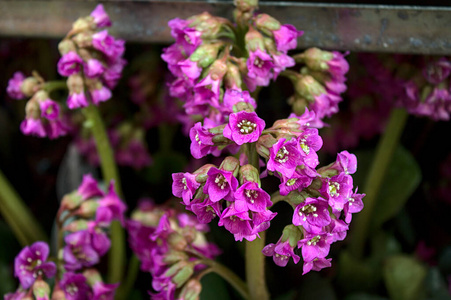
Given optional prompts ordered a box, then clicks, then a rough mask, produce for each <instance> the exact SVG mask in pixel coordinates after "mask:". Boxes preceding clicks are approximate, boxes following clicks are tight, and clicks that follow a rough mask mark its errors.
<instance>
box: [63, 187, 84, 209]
mask: <svg viewBox="0 0 451 300" xmlns="http://www.w3.org/2000/svg"><path fill="white" fill-rule="evenodd" d="M82 202H83V198H82V196H81V195H80V194H78V193H77V192H76V191H75V192H72V193H70V194H67V195H64V197H63V200H61V208H62V209H63V210H72V209H75V208H77V207H79V206H80V204H81V203H82Z"/></svg>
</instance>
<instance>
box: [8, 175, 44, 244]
mask: <svg viewBox="0 0 451 300" xmlns="http://www.w3.org/2000/svg"><path fill="white" fill-rule="evenodd" d="M0 212H1V213H2V215H3V216H4V218H5V220H6V222H7V223H8V224H9V226H11V228H12V229H13V232H14V234H15V235H16V237H17V238H18V240H19V242H20V243H21V244H22V246H26V245H29V244H31V243H33V242H35V241H48V238H47V236H46V234H45V232H44V230H43V229H42V227H41V226H40V224H39V223H38V221H37V220H36V219H35V217H34V216H33V214H32V213H31V212H30V210H29V209H28V207H27V206H26V205H25V203H24V202H23V201H22V199H20V197H19V195H18V194H17V192H16V191H15V190H14V188H13V187H12V186H11V184H10V183H9V181H8V180H7V179H6V177H5V175H4V174H3V173H2V172H1V171H0Z"/></svg>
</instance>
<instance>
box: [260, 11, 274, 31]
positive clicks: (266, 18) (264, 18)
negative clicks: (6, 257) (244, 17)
mask: <svg viewBox="0 0 451 300" xmlns="http://www.w3.org/2000/svg"><path fill="white" fill-rule="evenodd" d="M255 25H256V26H257V28H258V29H266V30H270V31H274V30H279V29H280V22H279V21H277V20H276V19H274V18H273V17H271V16H270V15H267V14H258V15H257V17H256V18H255Z"/></svg>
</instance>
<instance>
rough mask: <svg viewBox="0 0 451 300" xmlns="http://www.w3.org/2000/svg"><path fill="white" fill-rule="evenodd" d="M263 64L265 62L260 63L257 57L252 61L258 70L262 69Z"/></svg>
mask: <svg viewBox="0 0 451 300" xmlns="http://www.w3.org/2000/svg"><path fill="white" fill-rule="evenodd" d="M264 63H265V62H264V61H262V60H261V59H260V58H259V57H256V58H255V60H254V65H255V66H257V67H259V68H261V67H263V64H264Z"/></svg>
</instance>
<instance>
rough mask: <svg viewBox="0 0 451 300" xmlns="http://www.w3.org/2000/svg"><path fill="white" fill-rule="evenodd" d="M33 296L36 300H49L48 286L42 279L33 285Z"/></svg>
mask: <svg viewBox="0 0 451 300" xmlns="http://www.w3.org/2000/svg"><path fill="white" fill-rule="evenodd" d="M32 289H33V295H34V297H35V298H36V300H49V299H50V286H49V285H48V284H47V282H45V281H44V280H42V278H38V279H37V280H36V281H35V282H34V284H33V287H32Z"/></svg>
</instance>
